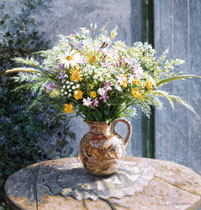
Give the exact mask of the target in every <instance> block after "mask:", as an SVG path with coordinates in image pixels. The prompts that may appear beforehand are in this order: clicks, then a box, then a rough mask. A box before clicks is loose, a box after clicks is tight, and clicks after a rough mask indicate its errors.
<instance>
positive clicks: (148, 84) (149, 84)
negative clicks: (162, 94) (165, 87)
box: [146, 81, 153, 90]
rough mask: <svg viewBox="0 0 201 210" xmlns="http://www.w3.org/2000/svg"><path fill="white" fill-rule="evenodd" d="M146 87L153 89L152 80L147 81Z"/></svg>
mask: <svg viewBox="0 0 201 210" xmlns="http://www.w3.org/2000/svg"><path fill="white" fill-rule="evenodd" d="M146 88H147V89H148V90H153V85H152V82H151V81H148V82H146Z"/></svg>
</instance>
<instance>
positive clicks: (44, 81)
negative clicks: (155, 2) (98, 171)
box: [6, 26, 201, 171]
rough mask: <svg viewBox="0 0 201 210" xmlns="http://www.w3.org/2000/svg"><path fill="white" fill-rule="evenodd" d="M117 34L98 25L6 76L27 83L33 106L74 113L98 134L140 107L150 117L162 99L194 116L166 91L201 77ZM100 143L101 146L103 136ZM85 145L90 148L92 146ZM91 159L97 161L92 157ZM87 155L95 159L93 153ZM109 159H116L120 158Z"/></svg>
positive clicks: (70, 38) (73, 36) (45, 52)
mask: <svg viewBox="0 0 201 210" xmlns="http://www.w3.org/2000/svg"><path fill="white" fill-rule="evenodd" d="M116 35H117V28H115V29H113V30H112V31H111V32H109V33H108V32H107V30H106V27H105V26H104V27H103V28H102V29H100V30H98V29H97V28H96V27H95V26H92V27H91V30H88V29H86V28H80V31H79V32H77V33H75V34H73V35H70V36H60V40H59V42H58V44H57V45H55V46H54V47H53V48H52V49H49V50H47V51H40V52H38V53H37V54H40V56H41V57H42V61H40V62H38V61H36V60H35V59H34V58H33V57H32V58H26V59H23V58H16V59H15V60H16V61H17V62H19V63H23V64H25V65H26V66H27V65H28V66H31V67H30V68H29V67H24V68H15V69H11V70H7V71H6V73H7V74H8V73H12V72H19V73H18V75H17V76H15V77H14V79H15V80H16V81H17V82H22V83H23V84H22V85H21V86H19V88H23V87H24V88H28V89H30V90H31V91H32V92H34V93H35V94H36V101H34V103H33V104H35V103H36V102H37V101H42V102H44V103H45V102H47V100H48V103H51V104H52V105H54V106H55V108H56V109H57V110H58V112H60V113H61V112H63V111H64V112H65V113H67V114H71V113H73V112H74V113H76V115H78V116H80V117H82V118H83V119H84V121H86V122H90V123H91V124H90V126H91V129H92V130H93V129H94V127H96V129H95V131H94V132H99V131H100V132H101V131H103V130H104V129H105V130H107V128H106V127H105V126H108V127H110V128H111V127H114V123H111V122H113V121H114V120H116V119H117V118H120V117H127V116H134V115H135V114H136V109H135V107H140V108H141V110H142V111H143V112H144V113H146V114H147V115H149V114H150V107H151V106H156V107H159V108H162V106H163V104H162V103H161V101H160V97H165V98H167V100H168V101H169V102H170V104H171V105H172V106H173V102H172V101H173V100H175V101H177V102H179V103H181V104H182V105H184V106H186V107H187V108H189V109H191V110H192V111H193V109H192V108H191V107H190V106H189V105H188V104H187V103H185V102H184V101H183V100H182V99H180V98H179V97H178V96H173V95H171V94H169V93H168V92H166V91H164V90H161V89H160V88H161V86H162V85H164V84H166V83H168V82H171V81H173V80H177V79H184V78H191V77H198V76H194V75H183V74H181V73H176V72H175V71H174V66H175V65H179V64H181V63H182V62H183V61H182V60H178V59H176V60H171V61H168V60H166V54H167V52H164V53H163V54H162V56H161V57H159V58H156V53H155V50H154V49H153V48H152V46H151V45H149V44H147V43H144V44H143V43H141V42H136V43H134V44H133V46H131V47H129V46H126V44H125V43H124V42H123V41H119V40H115V37H116ZM199 78H201V77H199ZM24 82H26V83H24ZM93 122H96V123H97V122H99V123H100V125H101V126H100V125H99V127H97V124H95V123H93ZM125 123H127V122H125ZM110 124H112V125H113V126H112V125H111V126H109V125H110ZM127 125H128V127H129V124H128V123H127ZM129 129H130V127H129ZM111 132H113V130H112V131H111ZM127 137H128V138H129V137H130V134H129V135H128V136H127ZM94 138H95V137H94ZM128 138H127V140H126V141H125V142H126V143H125V145H127V142H128ZM95 139H96V141H99V140H97V139H98V137H97V136H96V138H95ZM83 144H84V146H83V147H87V146H86V144H87V143H86V142H85V143H83ZM109 146H111V145H110V144H109ZM109 146H107V147H109ZM87 149H88V150H89V148H87ZM110 149H111V148H110ZM101 151H102V153H104V154H105V153H107V152H103V150H101ZM105 151H107V150H105ZM112 152H114V154H116V156H118V157H123V156H124V151H123V149H122V151H121V152H119V153H118V152H117V151H116V150H115V148H114V145H113V146H112ZM115 152H116V153H115ZM82 153H83V152H82ZM108 154H109V153H108ZM90 155H91V156H93V154H92V152H91V153H90ZM83 156H85V157H84V158H85V159H87V158H88V159H89V152H88V153H87V152H86V154H85V155H83ZM109 156H110V158H114V156H115V155H111V154H110V155H109ZM86 157H87V158H86ZM84 158H82V160H83V162H85V161H84ZM102 159H106V157H105V156H104V158H102ZM117 159H118V158H117ZM120 159H121V158H120ZM93 161H94V159H93ZM93 161H92V162H93ZM118 164H119V163H118ZM84 165H86V164H85V163H84ZM89 165H90V164H88V166H86V167H88V168H89V167H90V166H89ZM96 167H97V166H96ZM93 170H95V169H93ZM105 171H106V169H105ZM112 171H113V170H112Z"/></svg>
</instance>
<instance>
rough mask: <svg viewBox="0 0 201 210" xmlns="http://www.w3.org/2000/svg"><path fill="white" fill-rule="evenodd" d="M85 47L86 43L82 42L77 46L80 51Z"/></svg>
mask: <svg viewBox="0 0 201 210" xmlns="http://www.w3.org/2000/svg"><path fill="white" fill-rule="evenodd" d="M83 46H84V43H83V42H82V41H80V42H79V43H78V44H77V48H78V50H80V49H82V47H83Z"/></svg>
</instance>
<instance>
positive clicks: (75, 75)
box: [70, 65, 82, 82]
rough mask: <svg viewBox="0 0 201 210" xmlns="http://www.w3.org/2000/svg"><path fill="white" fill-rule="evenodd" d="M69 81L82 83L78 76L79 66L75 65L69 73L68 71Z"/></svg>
mask: <svg viewBox="0 0 201 210" xmlns="http://www.w3.org/2000/svg"><path fill="white" fill-rule="evenodd" d="M70 74H71V76H70V80H71V81H76V82H79V81H82V77H81V75H80V71H79V66H78V65H76V66H75V67H74V68H73V69H72V70H71V71H70Z"/></svg>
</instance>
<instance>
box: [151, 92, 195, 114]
mask: <svg viewBox="0 0 201 210" xmlns="http://www.w3.org/2000/svg"><path fill="white" fill-rule="evenodd" d="M150 93H152V94H155V95H159V96H162V97H165V98H166V99H167V100H168V101H169V102H170V104H171V106H172V108H174V104H173V102H172V100H174V101H177V102H178V103H180V104H181V105H183V106H185V107H186V108H187V109H189V110H191V111H192V112H193V113H194V114H195V115H196V116H198V114H197V113H196V112H195V110H194V109H193V108H192V107H191V106H190V105H189V104H187V103H186V102H185V101H183V100H182V99H181V98H180V97H178V96H174V95H169V94H168V93H167V92H166V91H150Z"/></svg>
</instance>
